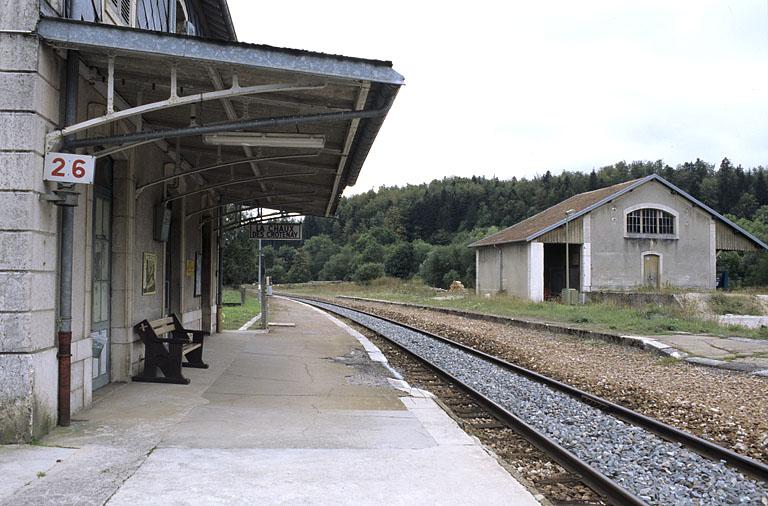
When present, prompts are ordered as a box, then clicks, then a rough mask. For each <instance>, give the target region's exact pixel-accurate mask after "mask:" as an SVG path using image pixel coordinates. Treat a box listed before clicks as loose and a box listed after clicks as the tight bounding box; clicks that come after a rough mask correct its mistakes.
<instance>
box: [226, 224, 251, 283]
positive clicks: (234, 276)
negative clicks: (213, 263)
mask: <svg viewBox="0 0 768 506" xmlns="http://www.w3.org/2000/svg"><path fill="white" fill-rule="evenodd" d="M254 243H256V242H255V241H252V240H251V239H250V238H249V237H248V233H247V231H246V230H245V229H237V230H234V231H232V232H228V233H227V234H225V236H224V246H223V248H222V263H223V264H224V265H223V267H224V275H223V279H222V281H223V283H224V284H225V285H242V284H244V283H253V282H255V281H256V280H257V279H258V277H259V275H258V272H259V257H258V243H256V244H254Z"/></svg>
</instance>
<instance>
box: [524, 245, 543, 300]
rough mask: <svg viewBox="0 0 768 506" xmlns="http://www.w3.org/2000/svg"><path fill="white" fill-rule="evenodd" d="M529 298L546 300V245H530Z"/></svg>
mask: <svg viewBox="0 0 768 506" xmlns="http://www.w3.org/2000/svg"><path fill="white" fill-rule="evenodd" d="M528 298H529V299H531V300H532V301H534V302H541V301H543V300H544V243H542V242H531V243H528Z"/></svg>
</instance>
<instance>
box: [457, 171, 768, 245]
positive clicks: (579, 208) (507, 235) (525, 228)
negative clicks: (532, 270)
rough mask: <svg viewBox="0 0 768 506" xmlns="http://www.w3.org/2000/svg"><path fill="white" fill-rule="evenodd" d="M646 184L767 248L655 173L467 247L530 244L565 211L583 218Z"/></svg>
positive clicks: (574, 201)
mask: <svg viewBox="0 0 768 506" xmlns="http://www.w3.org/2000/svg"><path fill="white" fill-rule="evenodd" d="M649 181H658V182H659V183H661V184H663V185H664V186H666V187H668V188H669V189H670V190H672V191H674V192H675V193H677V194H679V195H680V196H681V197H683V198H685V199H688V200H689V201H691V202H692V203H693V204H694V205H696V206H698V207H700V208H702V209H704V210H705V211H707V212H708V213H709V214H711V215H712V216H713V217H714V218H715V219H717V220H719V221H720V222H722V223H724V224H725V225H727V226H729V227H731V228H733V229H734V230H736V231H737V232H738V233H740V234H742V235H744V236H745V237H747V238H748V239H749V240H751V241H752V242H754V243H755V244H757V245H758V246H760V247H761V248H764V249H768V245H766V244H765V243H764V242H762V241H761V240H760V239H758V238H757V237H755V236H754V235H752V234H750V233H749V232H747V231H746V230H744V229H743V228H741V227H740V226H738V225H737V224H735V223H734V222H732V221H731V220H729V219H728V218H726V217H725V216H723V215H721V214H720V213H718V212H717V211H715V210H714V209H712V208H710V207H709V206H707V205H706V204H704V203H703V202H701V201H699V200H697V199H696V198H694V197H692V196H691V195H689V194H687V193H686V192H684V191H683V190H681V189H680V188H678V187H677V186H675V185H673V184H672V183H670V182H669V181H667V180H666V179H664V178H663V177H661V176H659V175H658V174H651V175H649V176H646V177H644V178H640V179H633V180H631V181H625V182H623V183H619V184H615V185H613V186H608V187H606V188H600V189H598V190H593V191H589V192H585V193H580V194H578V195H574V196H573V197H571V198H569V199H566V200H564V201H562V202H560V203H559V204H556V205H554V206H552V207H550V208H548V209H545V210H544V211H542V212H540V213H538V214H535V215H533V216H531V217H530V218H527V219H525V220H523V221H521V222H519V223H516V224H514V225H512V226H511V227H509V228H505V229H504V230H502V231H500V232H497V233H495V234H491V235H489V236H487V237H484V238H482V239H480V240H479V241H476V242H474V243H472V244H470V245H469V247H470V248H477V247H482V246H493V245H496V244H505V243H510V242H523V241H532V240H534V239H536V238H537V237H539V236H541V235H543V234H546V233H547V232H549V231H551V230H554V229H556V228H558V227H560V226H562V225H563V224H565V222H566V215H565V212H566V211H568V210H569V209H573V210H574V212H573V213H572V214H571V215H570V220H574V219H576V218H578V217H580V216H583V215H585V214H587V213H589V212H590V211H592V210H593V209H596V208H598V207H600V206H602V205H603V204H606V203H608V202H610V201H611V200H613V199H615V198H617V197H620V196H621V195H623V194H624V193H626V192H628V191H631V190H633V189H635V188H637V187H638V186H640V185H643V184H645V183H647V182H649Z"/></svg>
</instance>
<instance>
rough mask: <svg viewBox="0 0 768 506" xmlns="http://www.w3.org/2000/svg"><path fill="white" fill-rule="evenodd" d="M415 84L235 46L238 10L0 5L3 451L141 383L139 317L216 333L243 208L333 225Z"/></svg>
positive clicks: (373, 64)
mask: <svg viewBox="0 0 768 506" xmlns="http://www.w3.org/2000/svg"><path fill="white" fill-rule="evenodd" d="M260 22H265V21H264V20H260ZM402 84H403V78H402V76H401V75H399V74H398V73H397V72H395V71H394V70H393V69H392V65H391V63H390V62H386V61H377V60H365V59H359V58H350V57H344V56H337V55H327V54H321V53H315V52H310V51H304V50H293V49H283V48H274V47H269V46H262V45H252V44H244V43H239V42H237V38H236V34H235V30H234V27H233V24H232V19H231V17H230V14H229V10H228V7H227V3H226V0H87V1H85V0H17V1H15V2H11V3H8V2H0V443H8V442H21V441H29V440H31V439H32V438H34V437H39V436H41V435H43V434H45V433H46V432H47V431H48V430H50V428H51V427H52V426H54V425H55V424H56V423H57V421H59V418H60V417H62V416H66V417H69V415H70V414H72V413H76V412H77V411H79V410H81V409H83V408H84V407H87V406H88V405H89V404H90V403H91V401H92V395H93V392H94V391H95V390H97V389H98V388H101V387H103V386H104V385H107V384H109V383H111V382H124V381H130V379H131V377H132V376H133V375H135V374H137V373H138V372H139V370H140V369H141V368H142V362H143V353H144V349H143V345H142V344H141V342H140V341H139V338H138V336H137V335H135V334H134V332H133V326H134V325H135V324H136V323H138V322H140V321H141V320H144V319H149V320H152V319H156V318H160V317H162V316H163V315H167V314H169V313H176V314H178V315H179V316H180V318H181V320H182V321H183V322H184V324H185V326H186V327H188V328H196V329H204V330H209V331H216V330H217V323H218V322H217V314H218V307H219V305H220V304H219V302H220V297H221V292H220V283H219V281H220V276H219V265H220V263H219V260H220V257H219V250H220V246H221V237H222V233H224V232H225V231H226V230H227V229H229V228H231V227H233V226H240V225H244V224H247V222H248V220H245V221H239V222H236V223H235V224H234V225H233V224H231V223H232V222H231V220H228V219H226V218H227V213H229V212H231V209H232V208H231V206H232V205H235V204H236V205H238V206H240V207H241V208H245V209H260V208H268V209H271V210H274V213H273V215H274V216H286V215H292V216H298V215H318V216H329V215H332V214H333V213H334V212H335V210H336V206H337V204H338V202H339V199H340V196H341V194H342V191H343V190H344V188H345V187H346V186H348V185H353V184H354V183H355V181H356V179H357V176H358V174H359V172H360V169H361V167H362V165H363V162H364V161H365V159H366V156H367V154H368V152H369V150H370V148H371V146H372V144H373V142H374V139H375V138H376V136H377V133H378V131H379V129H380V127H381V126H382V123H383V121H384V118H385V117H386V115H387V112H388V111H389V109H390V107H391V105H392V103H393V101H394V99H395V96H396V94H397V91H398V89H399V87H400V85H402ZM51 153H68V154H78V155H83V154H87V155H90V156H94V157H95V172H92V174H93V184H77V183H75V184H72V183H71V182H56V180H55V179H54V180H46V178H47V179H51V178H52V177H53V178H55V177H57V175H58V174H61V173H62V172H61V171H62V170H64V172H66V171H67V170H69V172H68V173H67V174H69V176H70V177H79V176H77V175H76V172H77V171H78V170H80V169H76V168H75V165H74V164H75V162H72V164H71V165H70V166H68V167H67V168H64V166H65V162H64V161H61V162H60V163H61V166H58V165H56V163H57V162H55V161H50V160H49V163H48V164H46V160H45V157H46V154H51ZM62 160H63V159H62ZM51 163H53V165H51ZM66 163H70V162H66ZM54 172H56V173H57V174H53V173H54ZM80 172H82V170H80ZM62 181H63V180H62ZM228 206H229V207H228ZM260 219H262V220H263V219H267V217H266V216H262V217H261V218H253V219H250V221H258V220H260ZM225 223H226V224H227V225H225ZM228 227H229V228H228ZM70 340H71V345H70V344H69V341H70ZM67 384H69V386H68V387H67Z"/></svg>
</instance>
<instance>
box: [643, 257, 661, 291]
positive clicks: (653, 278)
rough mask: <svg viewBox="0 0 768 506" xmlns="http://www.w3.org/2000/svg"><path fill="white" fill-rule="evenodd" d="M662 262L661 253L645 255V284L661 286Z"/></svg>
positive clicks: (653, 286)
mask: <svg viewBox="0 0 768 506" xmlns="http://www.w3.org/2000/svg"><path fill="white" fill-rule="evenodd" d="M660 264H661V262H660V261H659V255H645V256H644V257H643V277H644V278H645V286H647V287H650V288H659V287H660V286H661V272H660V271H661V269H660Z"/></svg>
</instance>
